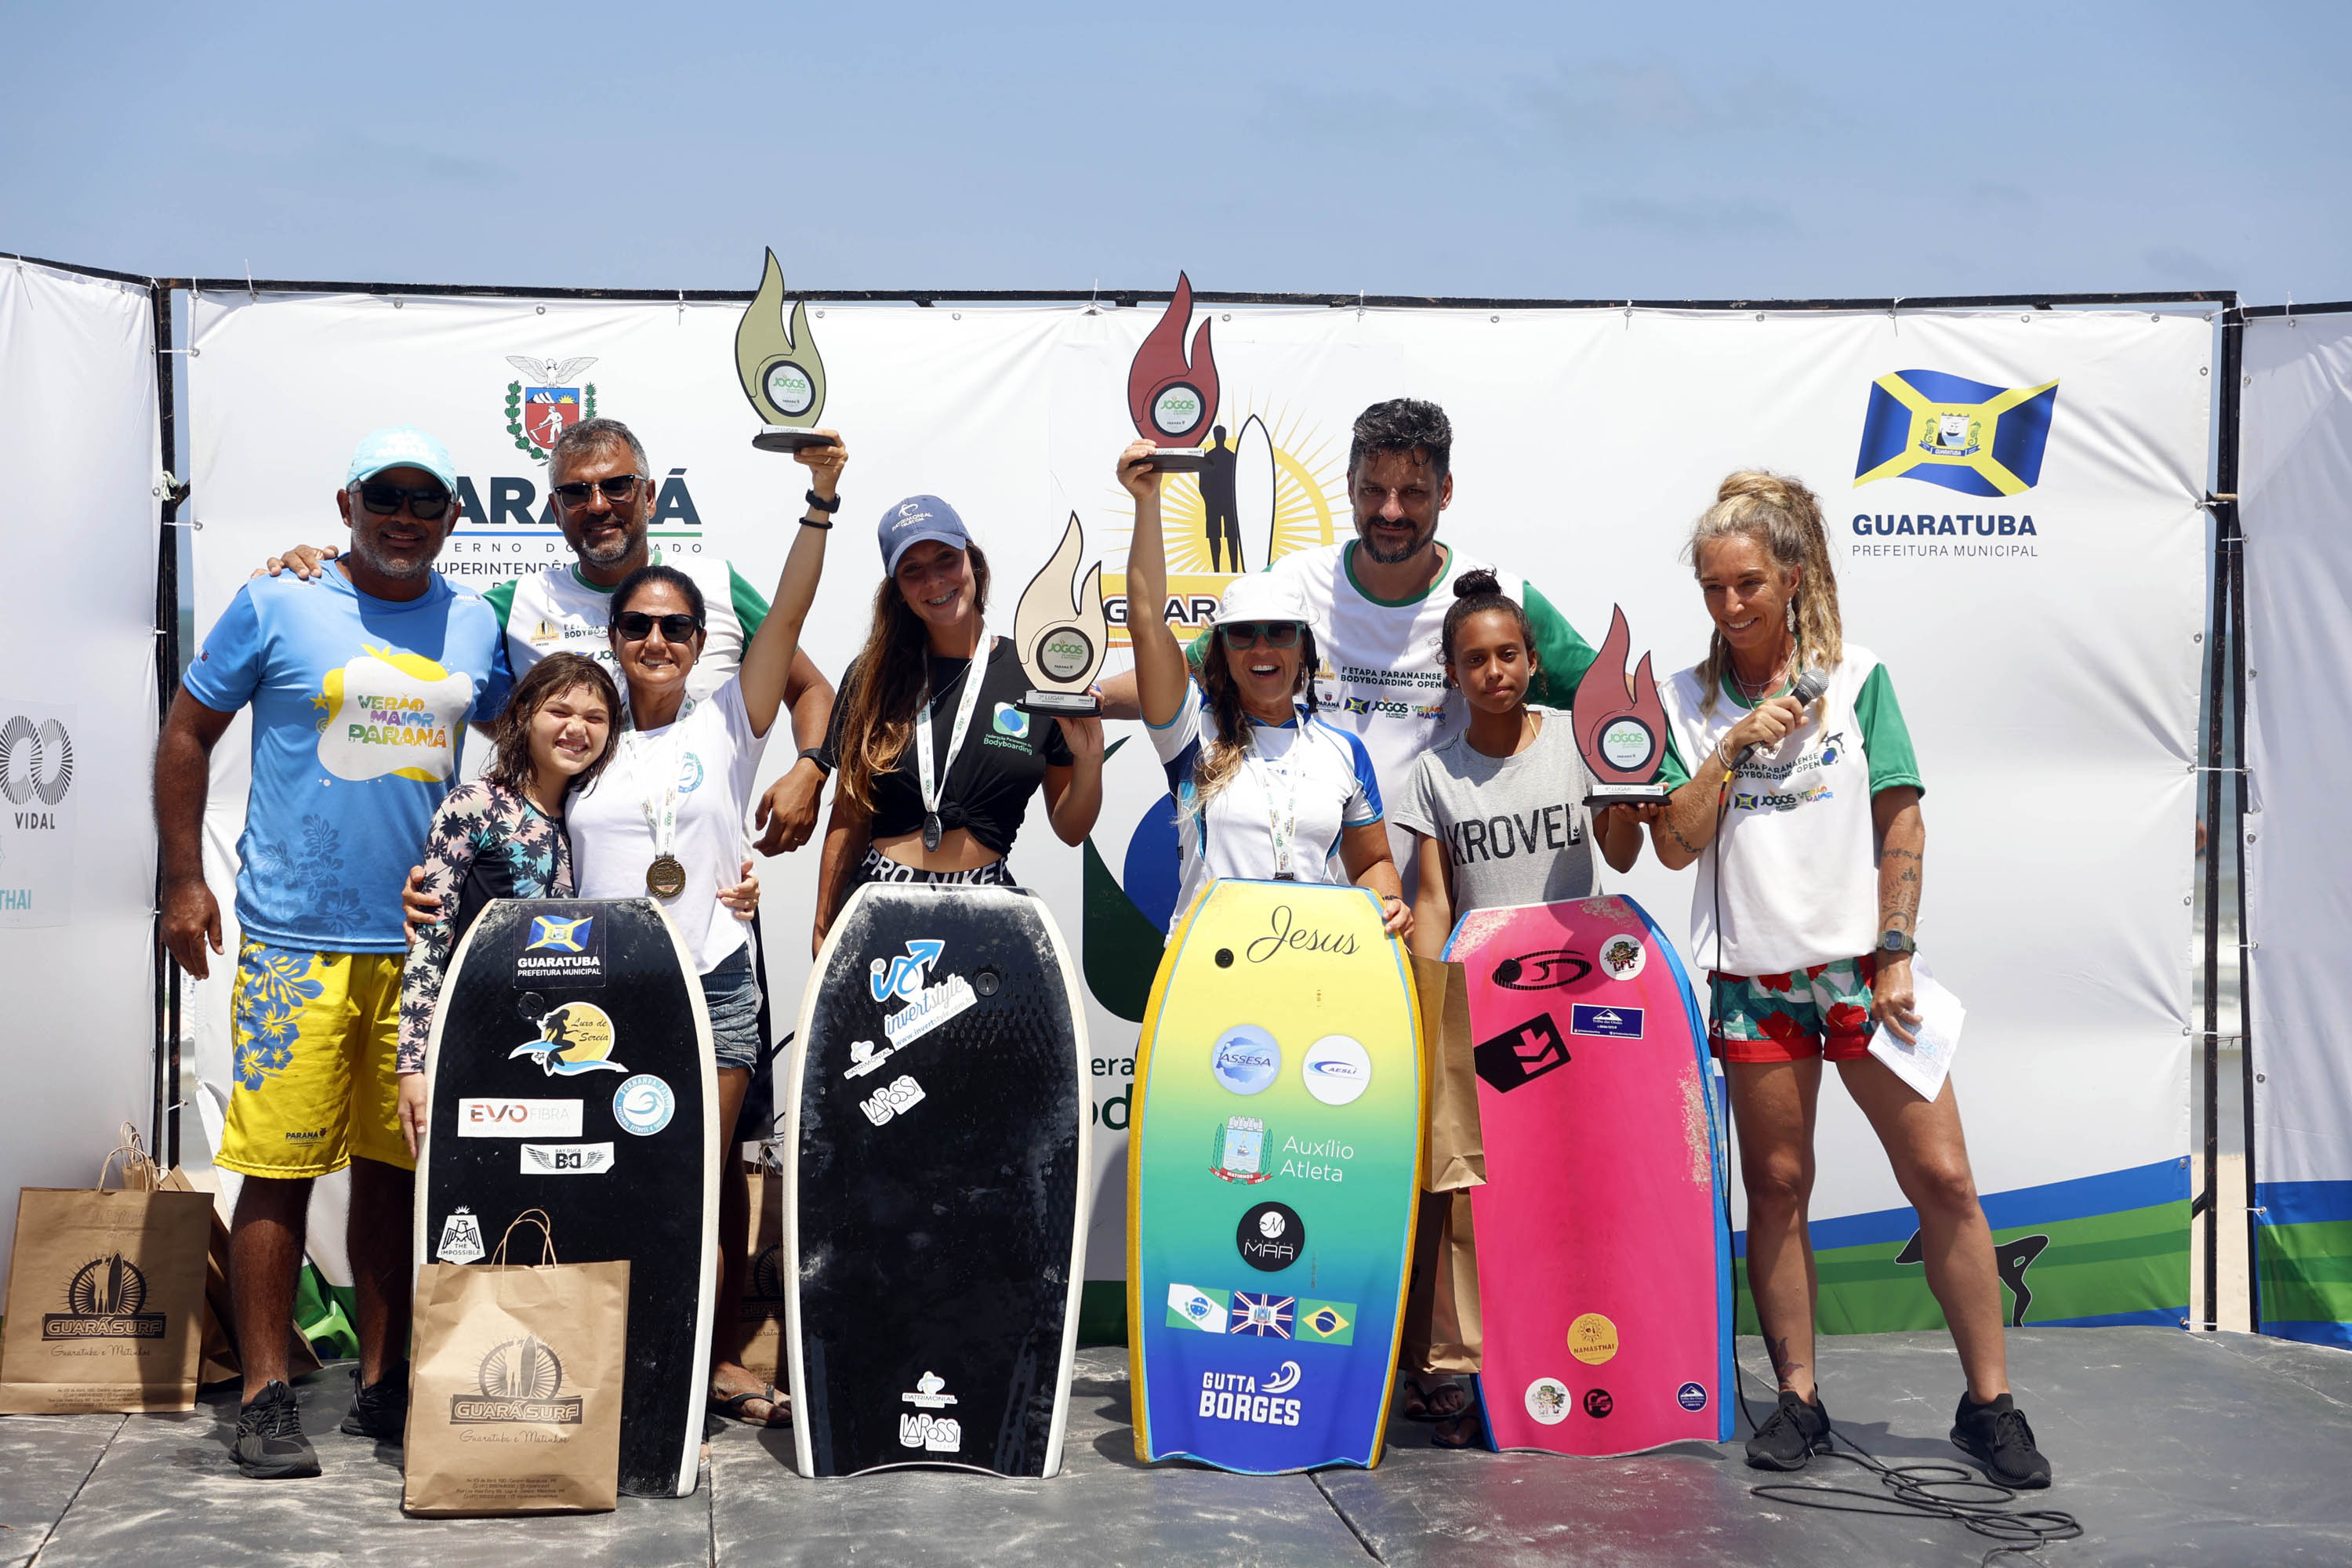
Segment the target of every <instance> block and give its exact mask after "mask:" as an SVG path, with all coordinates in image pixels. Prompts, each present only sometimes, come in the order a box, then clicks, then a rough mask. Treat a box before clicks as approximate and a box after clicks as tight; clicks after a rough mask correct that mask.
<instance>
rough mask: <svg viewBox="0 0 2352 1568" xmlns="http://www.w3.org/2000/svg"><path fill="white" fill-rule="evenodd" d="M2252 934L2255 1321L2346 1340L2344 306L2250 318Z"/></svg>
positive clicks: (2246, 413)
mask: <svg viewBox="0 0 2352 1568" xmlns="http://www.w3.org/2000/svg"><path fill="white" fill-rule="evenodd" d="M2244 357H2245V374H2246V388H2245V392H2244V402H2243V405H2242V408H2241V410H2240V416H2239V430H2240V437H2239V461H2238V475H2239V485H2238V493H2239V498H2240V499H2239V512H2240V515H2241V517H2242V520H2243V527H2244V530H2245V536H2246V546H2245V551H2246V599H2247V604H2246V611H2245V625H2246V662H2247V665H2248V666H2249V668H2248V671H2247V673H2248V674H2249V675H2250V676H2251V675H2254V674H2255V673H2256V672H2260V673H2259V678H2258V679H2250V680H2248V681H2247V683H2246V729H2245V752H2246V765H2247V767H2248V768H2249V769H2250V770H2251V774H2252V776H2251V778H2250V779H2249V781H2248V783H2249V785H2250V795H2249V799H2248V813H2247V816H2246V823H2245V835H2246V837H2245V846H2244V848H2245V878H2246V932H2245V934H2246V940H2248V941H2249V942H2252V943H2253V944H2254V945H2253V952H2252V975H2251V976H2250V980H2249V984H2250V985H2251V987H2252V1016H2253V1024H2252V1036H2253V1052H2254V1066H2255V1067H2256V1068H2257V1069H2259V1077H2258V1079H2257V1081H2256V1083H2255V1085H2254V1121H2255V1132H2256V1142H2255V1149H2254V1157H2255V1164H2254V1174H2255V1178H2256V1185H2255V1188H2254V1204H2255V1210H2254V1213H2255V1218H2256V1220H2257V1222H2258V1223H2259V1225H2260V1226H2261V1231H2260V1240H2261V1245H2262V1262H2261V1276H2260V1279H2259V1281H2258V1283H2259V1285H2260V1289H2261V1305H2262V1325H2261V1326H2262V1330H2263V1332H2264V1333H2271V1334H2283V1335H2285V1336H2286V1337H2288V1338H2290V1339H2298V1340H2310V1341H2314V1342H2317V1343H2320V1344H2332V1345H2336V1346H2339V1347H2342V1348H2345V1349H2352V1058H2347V1053H2346V1051H2345V1049H2344V1040H2345V1026H2344V1020H2345V1019H2346V1018H2347V1017H2352V975H2347V973H2346V970H2345V964H2344V941H2343V933H2344V931H2345V929H2346V928H2347V925H2352V899H2347V894H2346V891H2345V886H2344V868H2345V867H2346V866H2347V864H2352V829H2347V826H2346V821H2345V816H2344V812H2343V809H2342V806H2341V804H2340V803H2339V802H2338V801H2337V800H2336V787H2335V786H2336V781H2338V780H2340V779H2341V778H2343V777H2344V775H2345V771H2346V763H2347V759H2346V755H2345V747H2346V740H2345V738H2346V737H2347V735H2352V695H2347V688H2346V685H2345V671H2346V670H2347V669H2352V314H2341V313H2339V314H2333V315H2316V316H2310V315H2306V316H2297V317H2292V318H2279V317H2258V318H2256V319H2255V320H2253V321H2249V322H2247V323H2246V328H2245V355H2244Z"/></svg>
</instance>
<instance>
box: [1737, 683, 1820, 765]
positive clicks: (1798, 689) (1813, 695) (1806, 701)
mask: <svg viewBox="0 0 2352 1568" xmlns="http://www.w3.org/2000/svg"><path fill="white" fill-rule="evenodd" d="M1828 689H1830V683H1829V678H1828V677H1827V676H1824V675H1823V674H1822V672H1821V671H1820V670H1818V669H1809V670H1807V671H1805V672H1804V673H1803V674H1802V675H1800V676H1799V677H1797V684H1796V685H1795V686H1793V687H1791V688H1790V689H1789V695H1790V696H1791V697H1793V698H1795V699H1796V700H1797V704H1798V706H1800V707H1802V708H1810V707H1811V706H1812V705H1813V703H1814V702H1815V701H1817V700H1820V698H1821V695H1822V692H1824V691H1827V690H1828ZM1763 749H1764V742H1761V741H1750V742H1748V744H1746V745H1745V746H1742V747H1741V748H1740V749H1739V754H1738V756H1736V757H1734V758H1732V759H1731V765H1732V766H1733V767H1735V768H1737V767H1740V766H1742V765H1743V764H1745V763H1747V761H1748V758H1750V757H1752V756H1754V755H1755V754H1756V753H1757V752H1760V751H1762V750H1763Z"/></svg>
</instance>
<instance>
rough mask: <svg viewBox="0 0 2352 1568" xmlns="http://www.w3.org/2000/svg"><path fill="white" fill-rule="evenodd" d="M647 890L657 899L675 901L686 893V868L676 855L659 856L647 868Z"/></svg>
mask: <svg viewBox="0 0 2352 1568" xmlns="http://www.w3.org/2000/svg"><path fill="white" fill-rule="evenodd" d="M646 891H647V892H649V893H651V894H653V896H654V897H655V898H656V899H674V898H676V897H677V896H678V895H679V894H680V893H683V892H684V891H686V868H685V867H684V866H681V865H679V864H678V861H677V856H675V855H658V856H656V857H655V858H654V863H653V864H652V865H650V866H648V867H646Z"/></svg>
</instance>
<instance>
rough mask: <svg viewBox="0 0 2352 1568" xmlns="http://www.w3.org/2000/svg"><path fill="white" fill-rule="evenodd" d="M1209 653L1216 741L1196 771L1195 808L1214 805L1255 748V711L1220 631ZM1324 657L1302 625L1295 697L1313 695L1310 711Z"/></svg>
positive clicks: (1208, 691) (1204, 687) (1205, 665)
mask: <svg viewBox="0 0 2352 1568" xmlns="http://www.w3.org/2000/svg"><path fill="white" fill-rule="evenodd" d="M1209 637H1210V641H1209V648H1208V651H1207V652H1206V653H1205V654H1203V655H1202V658H1201V695H1202V700H1203V702H1204V703H1205V705H1206V706H1207V708H1208V710H1209V712H1210V713H1211V715H1212V716H1213V717H1214V718H1215V720H1216V721H1217V735H1216V739H1215V740H1213V741H1212V742H1209V744H1208V745H1206V746H1205V747H1203V748H1202V752H1201V762H1200V765H1199V766H1197V767H1195V768H1194V769H1193V770H1192V809H1193V810H1194V811H1195V812H1202V811H1206V810H1208V809H1209V802H1210V800H1211V799H1212V798H1213V797H1214V796H1215V795H1216V793H1217V792H1218V791H1219V790H1221V789H1223V788H1224V787H1225V785H1227V784H1231V783H1232V782H1233V777H1234V772H1235V770H1237V769H1238V768H1240V766H1241V765H1242V758H1243V757H1244V756H1245V755H1246V754H1247V753H1248V752H1249V738H1250V719H1249V712H1248V710H1246V709H1244V708H1243V707H1242V692H1241V688H1240V687H1238V686H1235V685H1234V671H1233V666H1232V665H1231V664H1229V663H1228V662H1227V661H1226V660H1227V655H1226V652H1225V639H1224V637H1223V636H1221V635H1220V634H1218V633H1217V632H1215V631H1212V632H1211V633H1210V634H1209ZM1318 668H1320V661H1319V659H1318V657H1317V655H1316V652H1315V628H1314V627H1313V626H1306V625H1303V624H1302V625H1301V626H1299V628H1298V679H1297V680H1295V681H1293V682H1292V683H1291V687H1290V694H1291V695H1292V696H1293V697H1296V696H1297V695H1298V693H1299V692H1300V691H1302V690H1303V691H1305V692H1306V693H1307V714H1308V716H1309V717H1310V718H1311V717H1312V716H1313V715H1314V712H1315V671H1316V670H1317V669H1318Z"/></svg>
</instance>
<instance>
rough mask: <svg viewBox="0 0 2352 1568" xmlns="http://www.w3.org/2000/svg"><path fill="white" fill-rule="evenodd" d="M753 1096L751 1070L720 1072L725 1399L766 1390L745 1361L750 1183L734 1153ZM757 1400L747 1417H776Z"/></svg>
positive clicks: (715, 1338) (717, 1344)
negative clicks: (746, 1104) (745, 1109)
mask: <svg viewBox="0 0 2352 1568" xmlns="http://www.w3.org/2000/svg"><path fill="white" fill-rule="evenodd" d="M750 1093H751V1068H719V1138H720V1140H721V1144H720V1148H719V1304H718V1307H717V1309H716V1310H714V1311H713V1312H712V1314H711V1330H710V1386H711V1387H712V1388H714V1389H716V1390H717V1391H718V1392H719V1394H720V1395H722V1396H731V1395H734V1394H743V1393H746V1392H749V1391H751V1390H755V1389H762V1388H765V1387H767V1386H768V1385H767V1383H766V1382H765V1381H764V1380H763V1379H761V1378H756V1377H753V1376H752V1375H751V1373H750V1372H749V1371H748V1370H747V1369H746V1368H745V1367H744V1365H743V1362H742V1355H743V1342H744V1339H745V1337H746V1336H745V1327H746V1325H745V1324H744V1322H743V1269H744V1265H745V1258H744V1255H743V1254H744V1232H745V1231H746V1230H747V1229H748V1228H749V1227H750V1226H751V1177H750V1176H749V1175H748V1174H747V1173H745V1171H744V1169H743V1161H742V1158H741V1156H740V1154H738V1153H737V1152H736V1148H735V1121H736V1119H737V1118H738V1117H740V1115H742V1113H743V1101H744V1100H745V1098H746V1097H747V1096H749V1095H750ZM763 1405H767V1401H765V1400H753V1401H752V1402H751V1405H750V1407H749V1408H748V1409H747V1411H746V1414H748V1415H753V1416H754V1417H755V1418H772V1416H774V1415H776V1414H778V1412H777V1411H776V1410H775V1408H774V1407H773V1406H768V1408H766V1409H764V1410H763V1409H761V1406H763Z"/></svg>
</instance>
